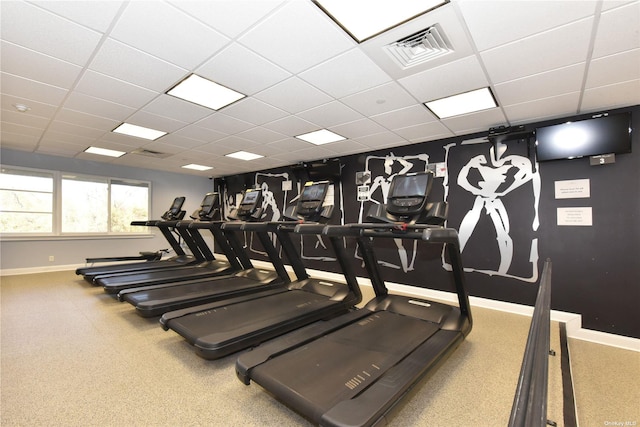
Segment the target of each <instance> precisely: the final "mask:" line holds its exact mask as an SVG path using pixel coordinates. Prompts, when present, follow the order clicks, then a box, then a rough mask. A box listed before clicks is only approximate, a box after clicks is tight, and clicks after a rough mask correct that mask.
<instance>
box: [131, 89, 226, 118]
mask: <svg viewBox="0 0 640 427" xmlns="http://www.w3.org/2000/svg"><path fill="white" fill-rule="evenodd" d="M143 111H146V112H147V113H151V114H156V115H158V116H165V117H166V116H167V115H168V113H169V112H170V114H171V117H172V118H174V119H177V120H180V121H182V122H187V123H193V122H196V121H198V120H201V119H203V118H205V117H207V116H210V115H211V114H215V111H213V110H211V109H209V108H206V107H202V106H200V105H198V104H194V103H192V102H188V101H185V100H183V99H180V98H176V97H175V96H171V95H165V94H162V95H160V96H158V97H157V98H156V99H154V100H153V101H151V102H150V103H148V104H147V105H145V106H144V108H143Z"/></svg>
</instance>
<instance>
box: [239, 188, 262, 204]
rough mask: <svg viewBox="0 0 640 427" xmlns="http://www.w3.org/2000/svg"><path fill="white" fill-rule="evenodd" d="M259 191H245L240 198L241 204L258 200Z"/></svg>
mask: <svg viewBox="0 0 640 427" xmlns="http://www.w3.org/2000/svg"><path fill="white" fill-rule="evenodd" d="M258 194H260V192H259V191H247V192H246V193H244V197H243V198H242V203H241V204H242V205H252V204H254V203H255V202H256V200H258Z"/></svg>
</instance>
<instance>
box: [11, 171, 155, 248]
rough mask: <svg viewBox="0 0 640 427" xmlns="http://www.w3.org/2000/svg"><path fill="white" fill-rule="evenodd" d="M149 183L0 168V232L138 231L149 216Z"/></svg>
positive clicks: (102, 232) (54, 233)
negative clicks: (135, 223)
mask: <svg viewBox="0 0 640 427" xmlns="http://www.w3.org/2000/svg"><path fill="white" fill-rule="evenodd" d="M149 190H150V184H149V183H148V182H136V181H127V180H122V179H115V178H105V177H94V176H87V175H84V176H81V175H75V174H68V173H59V172H50V171H33V170H20V169H13V168H2V174H1V175H0V233H2V234H5V235H7V234H16V235H20V234H22V235H24V234H29V235H34V234H38V235H42V234H45V235H52V236H57V235H70V234H75V235H77V234H88V233H90V234H121V233H139V232H141V230H140V227H132V226H131V221H134V220H145V219H148V218H149V202H150V199H149Z"/></svg>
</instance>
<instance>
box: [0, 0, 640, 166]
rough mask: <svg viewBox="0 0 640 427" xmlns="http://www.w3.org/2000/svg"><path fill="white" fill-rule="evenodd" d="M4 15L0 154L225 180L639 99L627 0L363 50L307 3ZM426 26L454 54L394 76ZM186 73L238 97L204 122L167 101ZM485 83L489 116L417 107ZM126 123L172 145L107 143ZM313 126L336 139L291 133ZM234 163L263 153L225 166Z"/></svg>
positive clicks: (484, 5)
mask: <svg viewBox="0 0 640 427" xmlns="http://www.w3.org/2000/svg"><path fill="white" fill-rule="evenodd" d="M0 12H1V46H0V49H1V50H0V53H1V63H0V69H1V71H2V74H1V81H0V84H1V86H0V94H1V101H2V102H1V108H2V117H1V119H2V123H1V125H2V128H1V144H2V147H3V148H8V149H13V150H22V151H29V152H34V153H43V154H50V155H55V156H63V157H72V158H78V159H86V160H92V161H101V162H109V163H112V164H117V165H126V166H133V167H140V168H150V169H158V170H165V171H170V172H177V173H186V174H193V175H201V176H226V175H231V174H237V173H243V172H249V171H255V170H263V169H268V168H272V167H279V166H285V165H291V164H295V163H297V162H300V161H311V160H317V159H323V158H332V157H338V156H344V155H348V154H355V153H360V152H366V151H371V150H377V149H383V148H390V147H394V146H400V145H407V144H412V143H418V142H424V141H433V140H437V139H442V138H447V137H452V136H456V135H464V134H468V133H473V132H481V131H485V130H488V129H489V128H490V127H494V126H499V125H512V126H513V125H517V124H524V123H529V122H533V121H538V120H543V119H549V118H556V117H562V116H568V115H574V114H580V113H588V112H597V111H603V110H607V109H612V108H617V107H624V106H630V105H637V104H640V35H639V29H640V1H637V0H636V1H613V0H611V1H609V0H608V1H545V2H541V1H525V0H523V1H478V0H469V1H463V0H459V1H456V0H453V1H451V2H449V3H447V4H445V5H444V6H442V7H439V8H437V9H435V10H433V11H431V12H429V13H426V14H423V15H420V16H418V17H416V18H414V19H412V20H409V21H408V22H405V23H404V24H402V25H400V26H398V27H395V28H393V29H392V30H389V31H387V32H384V33H382V34H380V35H378V36H376V37H373V38H371V39H369V40H367V41H365V42H363V43H360V44H358V43H357V42H356V41H355V40H354V39H352V38H351V37H350V36H349V35H348V34H347V33H346V32H345V31H344V30H343V29H342V28H341V27H340V26H339V25H338V24H336V23H335V22H334V21H333V20H332V19H331V18H330V17H328V16H327V15H326V14H325V13H324V12H323V11H322V10H321V9H320V8H319V7H318V6H316V5H315V4H314V3H313V2H312V1H310V0H288V1H282V0H214V1H132V2H120V1H29V2H27V1H11V0H3V1H2V2H0ZM432 26H437V28H438V30H439V31H440V32H442V33H444V35H445V37H446V39H447V40H448V41H449V42H450V44H451V45H452V46H451V47H452V51H451V52H450V53H447V54H445V55H441V56H439V57H437V58H435V59H433V60H430V61H424V62H420V63H419V64H418V65H416V66H413V67H408V68H405V67H402V66H400V65H399V64H398V63H397V61H394V60H393V59H392V57H391V56H390V55H389V53H388V52H387V51H386V46H387V45H389V44H391V43H394V42H396V41H398V40H401V39H404V38H407V37H409V36H411V35H413V34H416V33H417V32H419V31H422V30H425V29H427V28H429V27H432ZM191 73H195V74H197V75H199V76H202V77H205V78H208V79H211V80H213V81H215V82H217V83H219V84H221V85H223V86H226V87H228V88H232V89H233V90H236V91H239V92H241V93H243V94H245V95H246V97H245V98H243V99H241V100H240V101H237V102H235V103H233V104H231V105H230V106H227V107H225V108H222V109H220V110H218V111H214V110H210V109H208V108H205V107H201V106H198V105H196V104H192V103H189V102H187V101H183V100H180V99H178V98H175V97H172V96H169V95H166V94H165V92H166V91H167V90H169V89H171V88H172V87H173V86H175V85H176V83H178V82H180V81H181V80H183V79H184V78H185V77H187V76H188V75H190V74H191ZM482 87H489V88H490V89H491V91H492V92H493V94H494V97H495V98H496V100H497V102H498V107H496V108H491V109H488V110H484V111H481V112H477V113H471V114H466V115H463V116H457V117H451V118H448V119H443V120H439V119H437V118H436V117H435V116H434V115H433V114H431V113H430V111H429V110H428V109H427V108H425V107H424V105H423V103H424V102H427V101H432V100H436V99H439V98H442V97H445V96H449V95H455V94H459V93H463V92H467V91H471V90H474V89H479V88H482ZM16 105H25V106H27V107H28V110H27V111H25V112H20V111H18V109H17V108H16V107H15V106H16ZM122 122H127V123H131V124H135V125H138V126H144V127H150V128H154V129H157V130H161V131H164V132H167V133H168V134H167V135H165V136H163V137H161V138H159V139H158V140H156V141H148V140H144V139H140V138H135V137H131V136H126V135H120V134H116V133H112V132H111V131H112V130H113V129H114V128H116V127H117V126H118V125H120V124H121V123H122ZM319 129H328V130H331V131H332V132H335V133H337V134H339V135H342V136H344V137H345V138H346V139H345V140H343V141H339V142H335V143H330V144H325V145H320V146H315V145H313V144H310V143H307V142H305V141H302V140H299V139H297V138H295V136H297V135H300V134H304V133H308V132H312V131H316V130H319ZM89 146H98V147H101V148H107V149H112V150H119V151H125V152H127V154H125V155H124V156H122V157H120V158H103V157H100V156H97V155H94V154H88V153H84V152H83V151H84V150H85V149H86V148H87V147H89ZM239 150H244V151H248V152H252V153H256V154H260V155H262V156H264V157H262V158H260V159H257V160H252V161H243V160H236V159H231V158H228V157H225V155H226V154H229V153H232V152H235V151H239ZM136 153H137V154H136ZM154 153H157V154H154ZM191 163H196V164H200V165H207V166H211V167H213V169H211V170H209V171H191V170H187V169H183V168H181V166H183V165H186V164H191Z"/></svg>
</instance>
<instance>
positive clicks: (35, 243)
mask: <svg viewBox="0 0 640 427" xmlns="http://www.w3.org/2000/svg"><path fill="white" fill-rule="evenodd" d="M0 163H1V164H2V165H3V166H21V167H28V168H35V169H46V170H54V171H63V172H74V173H82V174H88V175H97V176H108V177H115V178H123V179H138V180H144V181H149V182H151V217H152V218H159V217H160V215H162V213H164V212H165V211H166V210H167V209H168V208H169V206H170V204H171V202H172V201H173V199H174V198H175V197H178V196H185V197H186V201H185V204H184V206H183V209H185V210H186V211H187V216H188V215H190V214H191V213H192V212H193V211H194V210H195V209H197V208H198V206H199V205H200V202H201V201H202V198H203V197H204V195H205V193H207V192H210V191H213V181H212V180H209V179H207V178H204V177H198V176H192V175H182V174H176V173H169V172H162V171H156V170H150V169H139V168H131V167H126V166H117V165H111V164H108V163H100V162H92V161H87V160H79V159H69V158H63V157H56V156H49V155H43V154H37V153H30V152H22V151H14V150H6V149H3V150H0ZM154 234H155V236H154V237H151V238H150V237H146V238H111V237H110V238H106V239H105V238H103V239H80V240H78V239H73V240H70V239H60V238H53V239H41V240H23V241H9V240H3V241H1V242H0V268H1V269H2V270H13V269H24V268H43V267H44V268H50V267H54V266H56V265H78V264H83V263H84V261H85V258H88V257H102V256H119V255H137V253H138V252H139V251H155V250H158V249H164V248H169V245H168V243H167V241H166V240H165V239H164V237H163V236H162V234H160V233H159V232H155V233H154ZM203 235H204V236H205V237H207V238H208V234H207V233H203ZM208 241H209V242H210V241H211V239H208ZM50 256H53V257H54V261H53V262H50V261H49V257H50Z"/></svg>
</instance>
